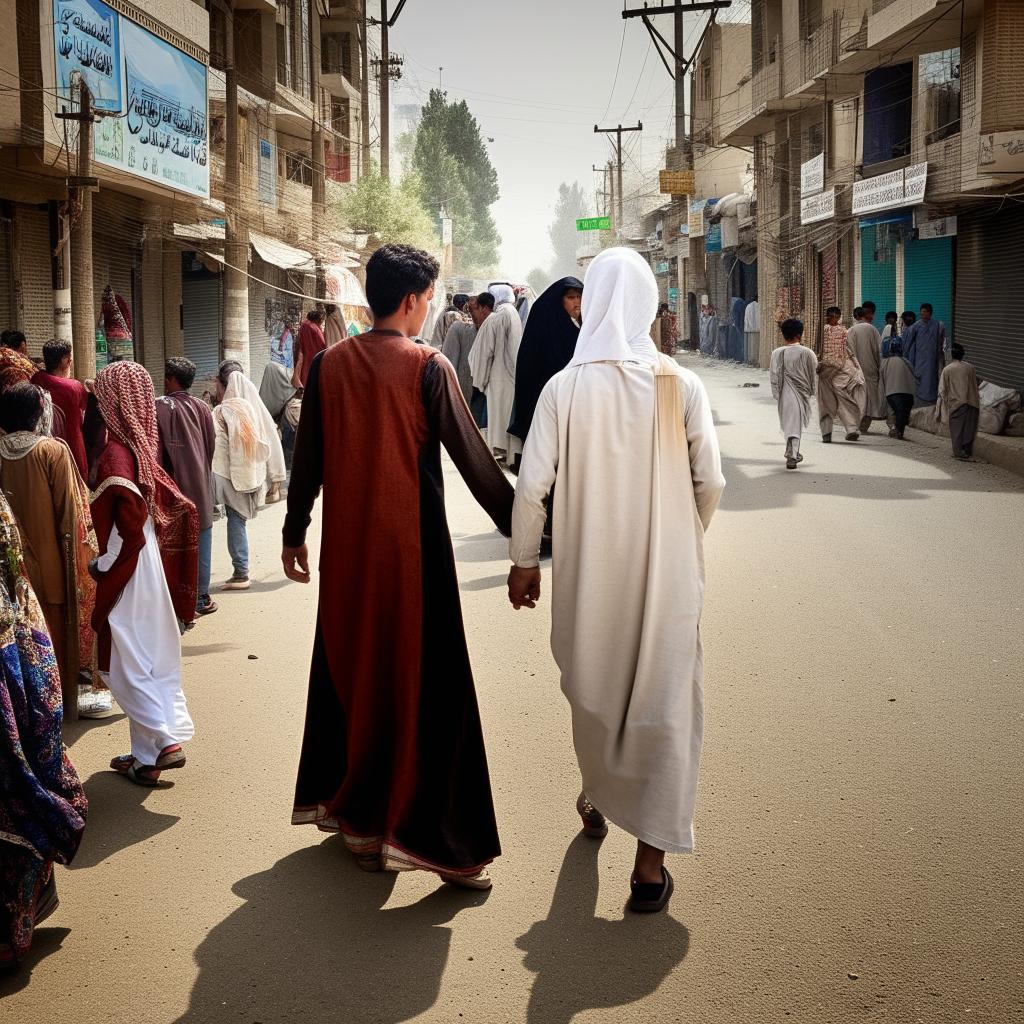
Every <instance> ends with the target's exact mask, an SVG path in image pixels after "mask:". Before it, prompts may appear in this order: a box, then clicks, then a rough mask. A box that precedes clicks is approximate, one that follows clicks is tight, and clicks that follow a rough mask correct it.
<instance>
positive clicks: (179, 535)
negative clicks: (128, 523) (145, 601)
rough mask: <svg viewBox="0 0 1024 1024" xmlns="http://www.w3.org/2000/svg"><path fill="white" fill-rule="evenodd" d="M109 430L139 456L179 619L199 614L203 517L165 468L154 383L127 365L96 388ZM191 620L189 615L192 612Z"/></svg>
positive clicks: (105, 375)
mask: <svg viewBox="0 0 1024 1024" xmlns="http://www.w3.org/2000/svg"><path fill="white" fill-rule="evenodd" d="M93 393H94V394H95V395H96V401H97V402H98V403H99V407H100V414H101V415H102V416H103V420H104V422H105V423H106V424H107V430H109V431H110V433H111V434H113V435H114V437H116V438H117V439H118V440H119V441H120V442H121V443H122V444H123V445H124V446H125V447H126V448H127V449H128V450H129V451H130V452H131V453H132V454H133V455H134V456H135V462H136V465H137V467H138V473H139V490H140V491H141V492H142V497H143V498H144V499H145V501H146V504H147V505H148V506H149V512H150V515H151V516H152V517H153V526H154V528H155V530H156V535H157V540H158V541H159V544H160V553H161V556H162V558H163V563H164V571H165V573H166V576H167V584H168V586H169V588H170V591H171V597H172V599H173V600H174V605H175V608H176V609H177V610H178V616H179V618H183V619H185V621H188V622H190V621H191V620H192V618H193V616H194V613H195V602H196V573H197V570H198V561H197V560H198V551H199V513H198V512H197V511H196V507H195V505H193V504H192V502H191V501H189V500H188V498H186V497H185V495H184V494H182V493H181V491H180V490H178V486H177V484H175V482H174V480H172V479H171V477H170V476H169V475H168V474H167V471H166V470H165V469H164V468H163V466H162V465H160V456H159V444H160V441H159V435H158V433H157V425H156V401H155V397H154V392H153V381H152V379H151V378H150V376H149V373H148V372H147V371H146V369H145V367H143V366H142V365H140V364H139V363H133V362H129V361H128V360H122V361H121V362H117V363H111V364H110V365H109V366H107V367H105V368H104V369H103V370H101V371H100V373H99V374H98V376H97V377H96V381H95V383H94V385H93ZM190 604H191V610H190V613H189V614H187V615H185V614H183V612H185V611H188V610H189V605H190Z"/></svg>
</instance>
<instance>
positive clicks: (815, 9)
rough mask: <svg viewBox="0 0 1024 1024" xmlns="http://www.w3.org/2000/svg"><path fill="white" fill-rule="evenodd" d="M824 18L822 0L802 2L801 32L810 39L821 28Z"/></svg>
mask: <svg viewBox="0 0 1024 1024" xmlns="http://www.w3.org/2000/svg"><path fill="white" fill-rule="evenodd" d="M822 20H823V17H822V11H821V0H800V32H801V34H802V35H803V37H804V39H810V38H811V36H812V35H814V33H815V32H816V31H817V30H818V29H819V28H821V23H822Z"/></svg>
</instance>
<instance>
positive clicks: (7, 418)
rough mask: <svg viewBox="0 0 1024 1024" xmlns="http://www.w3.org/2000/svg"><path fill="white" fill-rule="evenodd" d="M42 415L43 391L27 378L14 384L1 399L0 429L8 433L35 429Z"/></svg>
mask: <svg viewBox="0 0 1024 1024" xmlns="http://www.w3.org/2000/svg"><path fill="white" fill-rule="evenodd" d="M42 415H43V395H42V392H41V391H40V390H39V388H37V387H36V386H35V384H30V383H29V382H28V381H27V380H22V381H18V383H17V384H12V385H11V386H10V387H9V388H8V389H7V390H6V391H5V392H4V394H3V398H2V399H0V429H2V430H3V431H4V433H6V434H13V433H14V431H16V430H28V431H32V430H35V429H36V427H37V426H38V425H39V419H40V417H41V416H42Z"/></svg>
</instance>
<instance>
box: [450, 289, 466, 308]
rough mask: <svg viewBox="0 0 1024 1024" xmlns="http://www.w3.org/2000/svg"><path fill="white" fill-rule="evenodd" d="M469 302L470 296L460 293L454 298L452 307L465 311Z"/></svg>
mask: <svg viewBox="0 0 1024 1024" xmlns="http://www.w3.org/2000/svg"><path fill="white" fill-rule="evenodd" d="M467 302H469V296H468V295H467V294H466V293H465V292H458V293H456V294H455V295H453V296H452V305H453V306H454V307H455V308H456V309H463V308H464V307H465V305H466V303H467Z"/></svg>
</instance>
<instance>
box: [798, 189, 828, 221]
mask: <svg viewBox="0 0 1024 1024" xmlns="http://www.w3.org/2000/svg"><path fill="white" fill-rule="evenodd" d="M835 215H836V190H835V189H834V188H830V189H829V190H828V191H827V192H819V193H818V194H817V195H816V196H804V198H803V199H801V200H800V223H801V224H817V222H818V221H820V220H831V219H832V218H833V217H834V216H835Z"/></svg>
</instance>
